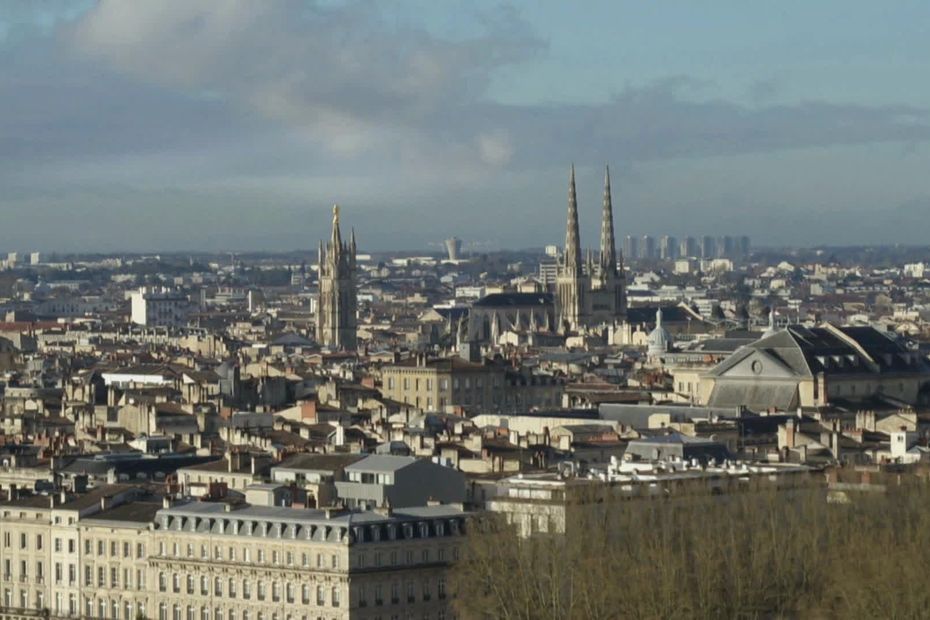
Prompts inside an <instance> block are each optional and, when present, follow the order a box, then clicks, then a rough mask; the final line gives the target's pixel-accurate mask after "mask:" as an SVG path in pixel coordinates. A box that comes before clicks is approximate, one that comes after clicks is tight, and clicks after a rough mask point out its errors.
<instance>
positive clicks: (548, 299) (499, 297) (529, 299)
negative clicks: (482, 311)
mask: <svg viewBox="0 0 930 620" xmlns="http://www.w3.org/2000/svg"><path fill="white" fill-rule="evenodd" d="M552 303H553V300H552V294H551V293H491V294H490V295H486V296H484V297H482V298H481V299H479V300H478V301H476V302H475V303H474V307H476V308H516V307H518V306H546V305H552Z"/></svg>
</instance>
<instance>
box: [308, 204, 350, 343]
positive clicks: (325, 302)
mask: <svg viewBox="0 0 930 620" xmlns="http://www.w3.org/2000/svg"><path fill="white" fill-rule="evenodd" d="M355 256H356V246H355V231H354V230H353V231H352V236H351V238H350V240H349V241H348V242H344V241H343V240H342V234H341V232H340V231H339V207H338V206H336V207H333V234H332V237H331V238H330V240H329V242H328V243H327V244H326V245H325V246H324V245H323V242H322V241H321V242H320V272H319V277H320V297H319V303H318V304H317V317H316V318H317V322H316V338H317V340H318V341H319V343H320V344H321V345H323V346H324V347H327V348H329V349H331V350H340V349H341V350H347V351H354V350H355V348H356V346H357V342H356V336H357V334H356V331H357V324H358V317H357V313H358V301H357V291H356V287H355Z"/></svg>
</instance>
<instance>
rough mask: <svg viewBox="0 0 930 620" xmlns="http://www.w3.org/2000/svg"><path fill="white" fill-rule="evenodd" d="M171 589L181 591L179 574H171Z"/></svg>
mask: <svg viewBox="0 0 930 620" xmlns="http://www.w3.org/2000/svg"><path fill="white" fill-rule="evenodd" d="M171 589H172V590H173V591H175V592H180V591H181V575H179V574H177V573H175V574H173V575H172V576H171Z"/></svg>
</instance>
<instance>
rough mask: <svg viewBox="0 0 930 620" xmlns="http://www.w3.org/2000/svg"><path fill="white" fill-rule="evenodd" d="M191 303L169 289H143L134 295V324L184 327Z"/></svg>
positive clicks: (184, 296)
mask: <svg viewBox="0 0 930 620" xmlns="http://www.w3.org/2000/svg"><path fill="white" fill-rule="evenodd" d="M189 310H190V302H189V300H188V299H187V296H186V295H183V294H182V293H180V292H179V291H175V290H171V289H167V288H150V287H144V286H143V287H142V288H140V289H139V290H138V291H134V292H133V293H132V322H133V323H135V324H136V325H145V326H147V327H152V326H162V327H182V326H184V325H186V324H187V314H188V312H189Z"/></svg>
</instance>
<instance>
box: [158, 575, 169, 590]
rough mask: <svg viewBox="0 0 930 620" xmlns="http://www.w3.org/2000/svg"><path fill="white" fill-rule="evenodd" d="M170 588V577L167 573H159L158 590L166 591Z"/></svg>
mask: <svg viewBox="0 0 930 620" xmlns="http://www.w3.org/2000/svg"><path fill="white" fill-rule="evenodd" d="M167 590H168V578H167V577H166V576H165V573H162V572H159V573H158V591H159V592H166V591H167Z"/></svg>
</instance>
